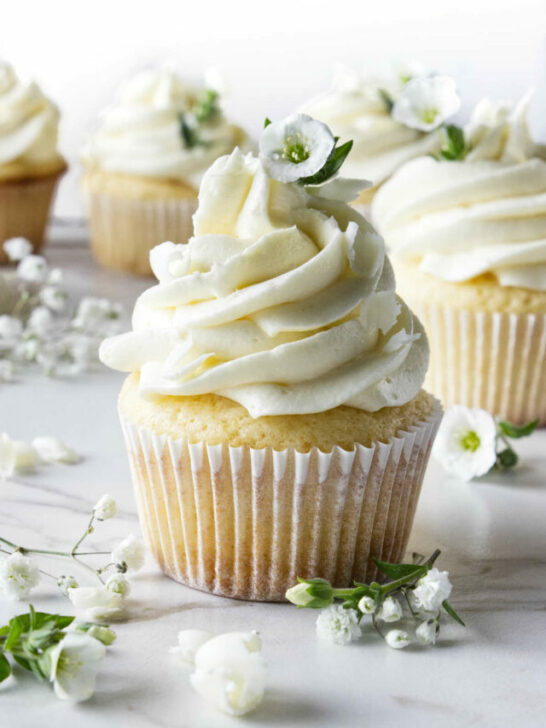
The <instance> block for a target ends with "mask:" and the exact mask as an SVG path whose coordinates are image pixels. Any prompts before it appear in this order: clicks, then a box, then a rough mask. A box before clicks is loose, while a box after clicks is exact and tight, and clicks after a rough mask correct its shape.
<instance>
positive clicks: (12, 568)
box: [0, 551, 40, 599]
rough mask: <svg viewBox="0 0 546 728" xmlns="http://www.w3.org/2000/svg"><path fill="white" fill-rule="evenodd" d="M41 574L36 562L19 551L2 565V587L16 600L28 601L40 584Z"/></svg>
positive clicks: (0, 578)
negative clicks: (33, 590) (31, 592)
mask: <svg viewBox="0 0 546 728" xmlns="http://www.w3.org/2000/svg"><path fill="white" fill-rule="evenodd" d="M39 580H40V572H39V570H38V567H37V566H36V564H35V563H34V561H33V560H32V559H31V558H29V557H28V556H23V554H22V553H20V552H19V551H15V552H14V553H13V554H11V555H10V556H8V558H7V559H4V560H3V561H2V563H1V564H0V586H1V587H2V589H3V590H4V592H5V593H6V594H7V595H8V596H10V597H13V598H14V599H28V596H29V594H30V591H31V590H32V589H33V588H34V587H35V586H36V585H37V584H38V582H39Z"/></svg>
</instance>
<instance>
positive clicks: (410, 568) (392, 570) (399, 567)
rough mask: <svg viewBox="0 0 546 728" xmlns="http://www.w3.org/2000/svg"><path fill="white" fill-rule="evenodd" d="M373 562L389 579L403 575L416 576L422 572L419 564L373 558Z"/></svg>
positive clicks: (399, 577) (400, 577) (402, 576)
mask: <svg viewBox="0 0 546 728" xmlns="http://www.w3.org/2000/svg"><path fill="white" fill-rule="evenodd" d="M373 562H374V564H375V565H376V566H377V568H378V569H380V570H381V571H382V572H383V573H384V574H385V575H386V576H388V577H389V579H394V580H397V579H403V578H404V577H408V579H409V578H411V577H412V576H418V575H419V574H422V573H423V571H424V570H423V566H421V565H419V564H389V562H388V561H380V560H379V559H376V558H374V559H373Z"/></svg>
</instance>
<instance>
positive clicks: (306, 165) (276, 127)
mask: <svg viewBox="0 0 546 728" xmlns="http://www.w3.org/2000/svg"><path fill="white" fill-rule="evenodd" d="M335 143H336V142H335V139H334V135H333V134H332V132H331V131H330V129H329V128H328V127H327V126H326V124H323V123H322V122H320V121H317V120H316V119H312V118H311V117H310V116H307V115H306V114H292V115H291V116H288V117H286V119H283V120H282V121H276V122H273V123H272V124H269V126H267V127H266V128H265V129H264V130H263V132H262V136H261V138H260V159H261V161H262V164H263V166H264V168H265V170H266V172H267V173H268V174H269V175H270V176H271V177H273V179H276V180H279V181H280V182H296V181H297V180H298V179H301V178H302V177H310V176H311V175H314V174H315V173H316V172H318V171H319V170H320V169H322V167H323V166H324V164H325V163H326V160H327V159H328V157H329V156H330V154H331V152H332V150H333V149H334V147H335Z"/></svg>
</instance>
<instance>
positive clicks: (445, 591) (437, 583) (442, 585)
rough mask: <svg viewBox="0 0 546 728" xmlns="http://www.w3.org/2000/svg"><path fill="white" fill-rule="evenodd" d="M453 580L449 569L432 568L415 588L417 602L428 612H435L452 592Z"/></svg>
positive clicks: (414, 594)
mask: <svg viewBox="0 0 546 728" xmlns="http://www.w3.org/2000/svg"><path fill="white" fill-rule="evenodd" d="M451 589H452V586H451V582H450V581H449V574H448V572H447V571H439V570H438V569H436V568H434V569H430V571H428V572H427V573H426V574H425V576H422V577H421V578H420V579H419V581H418V582H417V584H416V586H415V588H414V589H413V599H414V600H415V604H416V605H417V606H418V607H419V608H420V609H424V610H425V611H427V612H435V611H437V610H438V609H440V607H441V606H442V602H443V601H444V600H445V599H448V598H449V595H450V594H451Z"/></svg>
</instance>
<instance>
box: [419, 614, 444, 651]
mask: <svg viewBox="0 0 546 728" xmlns="http://www.w3.org/2000/svg"><path fill="white" fill-rule="evenodd" d="M439 631H440V625H439V624H438V622H437V620H435V619H429V620H427V621H426V622H421V624H420V625H419V626H418V627H417V629H416V630H415V636H416V637H417V640H418V641H419V642H420V643H421V644H422V645H434V644H436V638H437V637H438V632H439Z"/></svg>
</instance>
